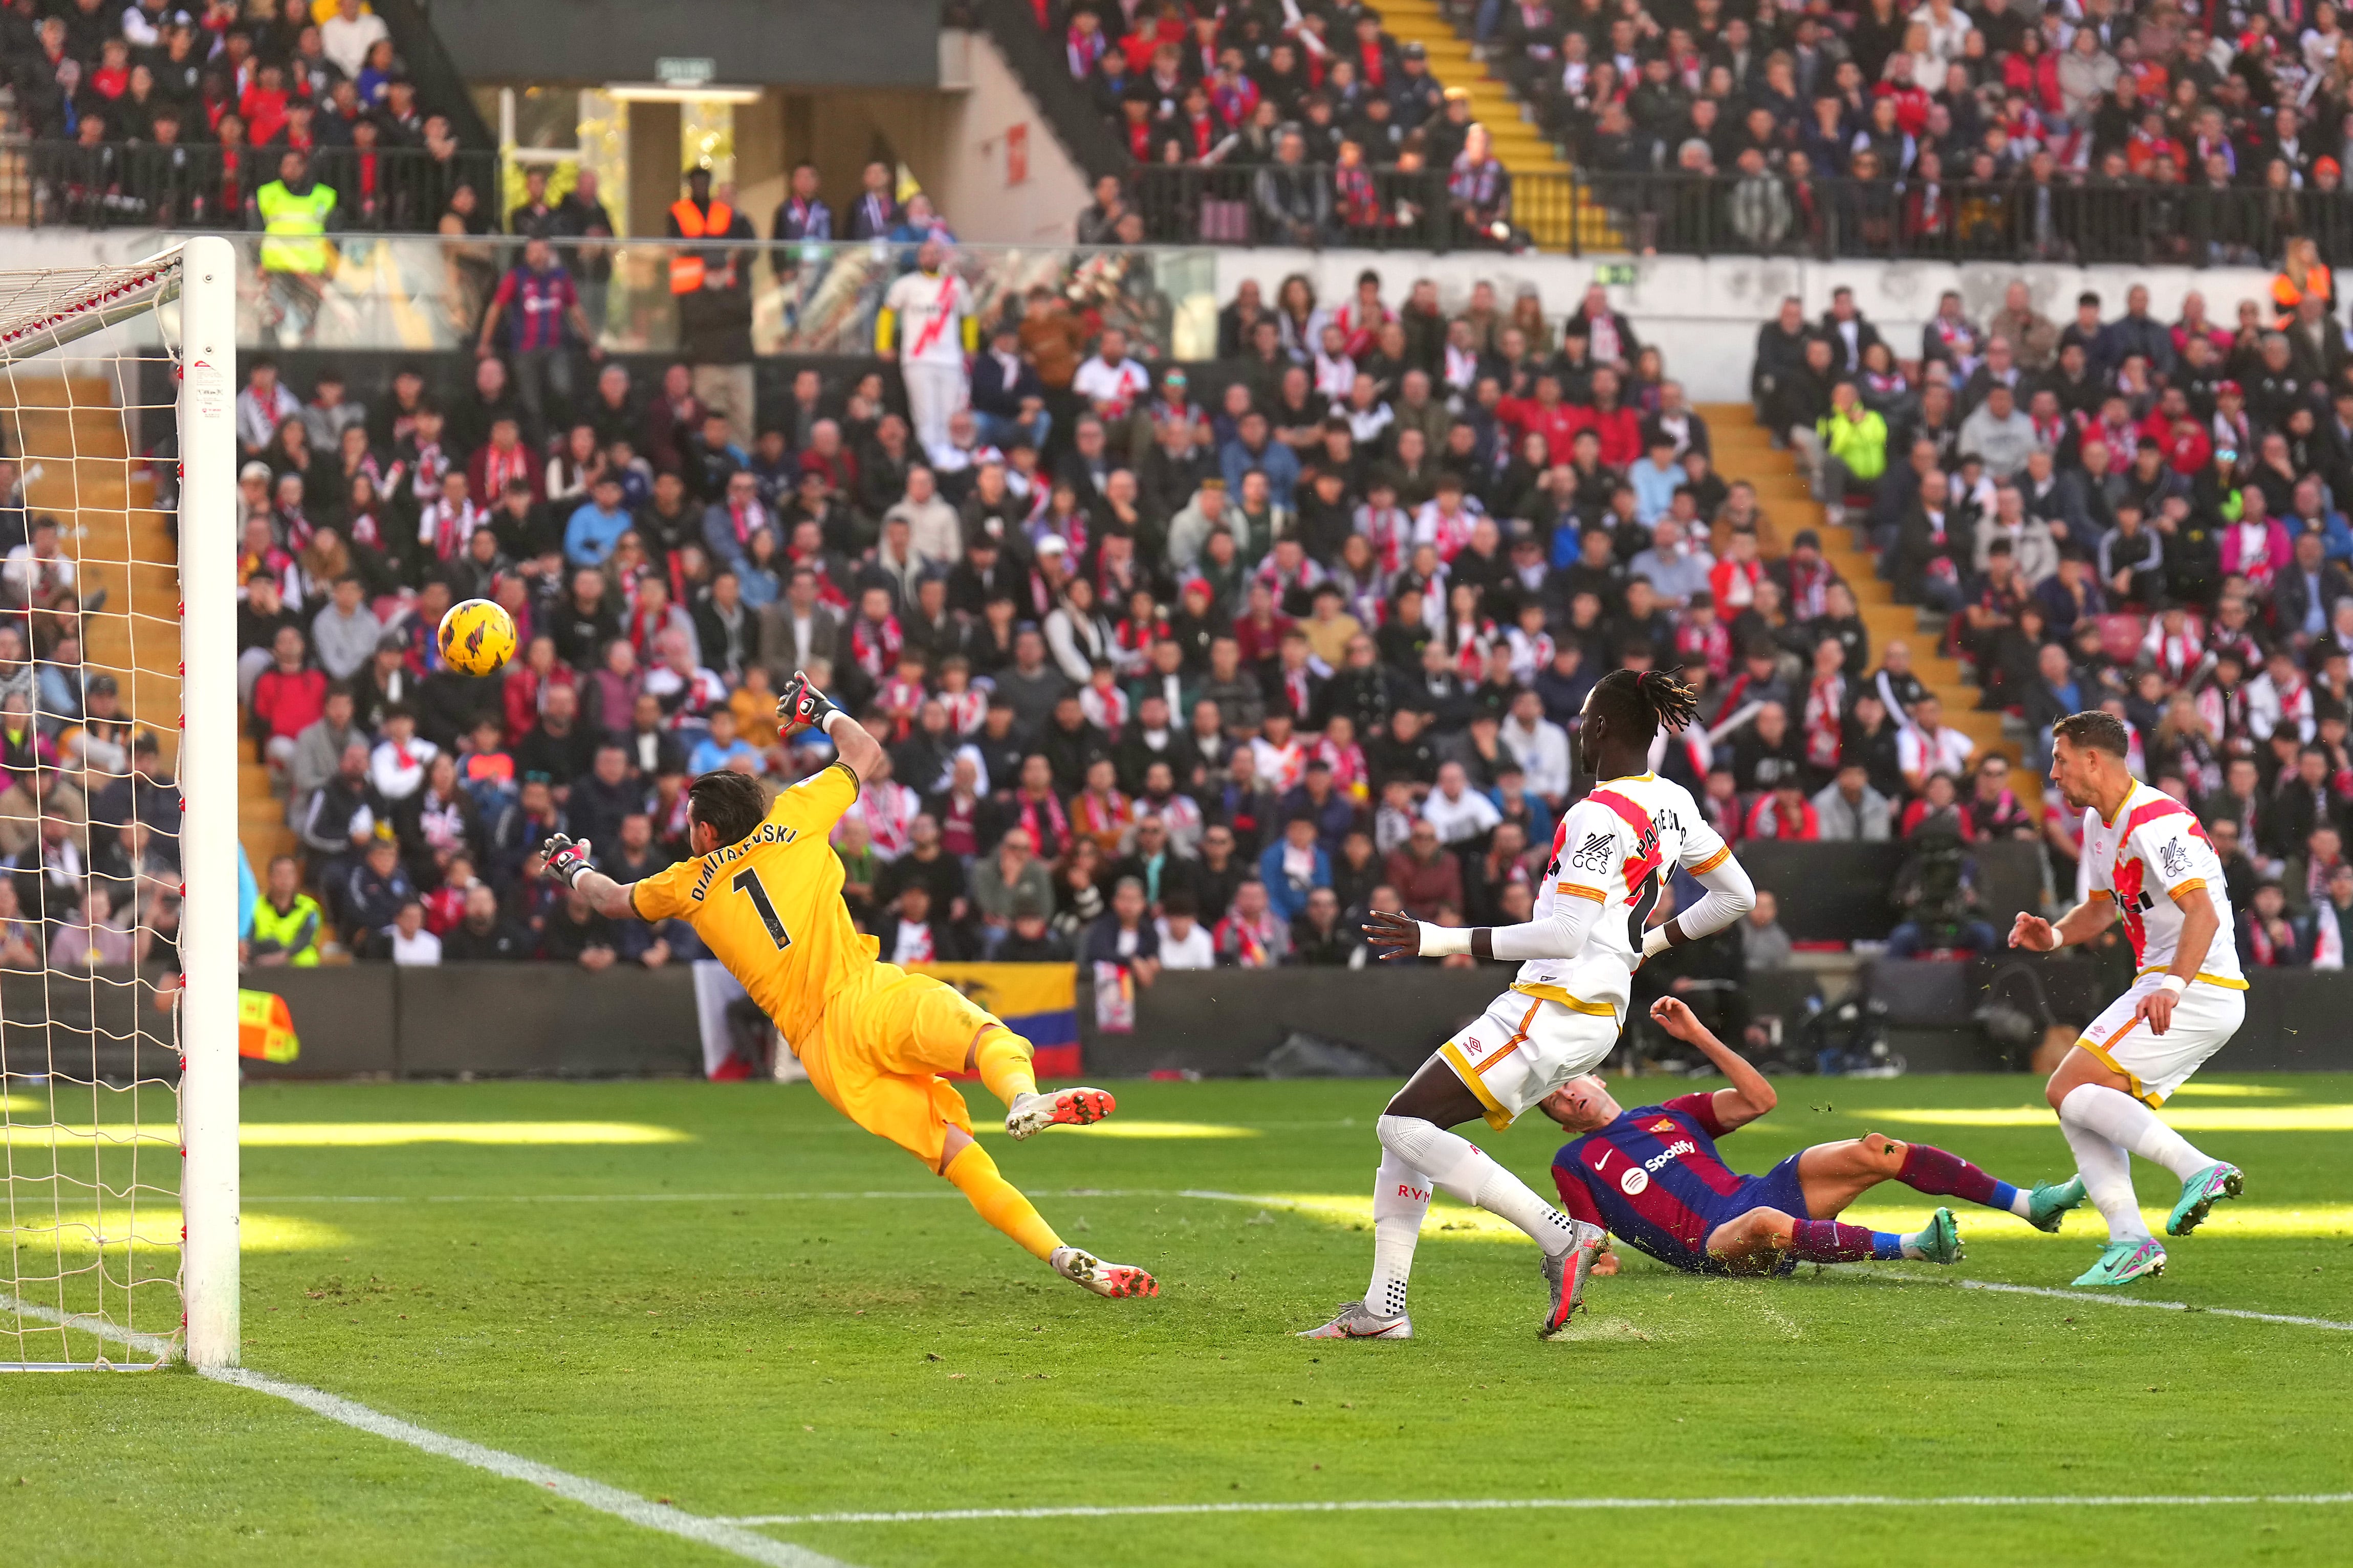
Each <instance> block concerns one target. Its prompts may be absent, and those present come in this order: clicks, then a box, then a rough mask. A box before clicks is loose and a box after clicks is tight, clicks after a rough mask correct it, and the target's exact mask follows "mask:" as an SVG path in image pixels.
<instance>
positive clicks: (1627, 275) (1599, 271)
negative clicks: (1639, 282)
mask: <svg viewBox="0 0 2353 1568" xmlns="http://www.w3.org/2000/svg"><path fill="white" fill-rule="evenodd" d="M1593 280H1594V281H1595V282H1596V283H1601V284H1606V285H1609V286H1612V287H1614V286H1616V285H1618V284H1621V283H1631V282H1632V281H1634V264H1633V263H1632V262H1630V261H1610V262H1605V263H1604V264H1602V265H1601V266H1599V267H1597V268H1594V269H1593Z"/></svg>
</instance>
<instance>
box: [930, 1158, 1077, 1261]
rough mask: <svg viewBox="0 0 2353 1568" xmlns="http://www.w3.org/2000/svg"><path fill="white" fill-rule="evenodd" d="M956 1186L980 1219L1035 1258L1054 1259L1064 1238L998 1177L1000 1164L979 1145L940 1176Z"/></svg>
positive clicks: (1018, 1190)
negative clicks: (1055, 1232)
mask: <svg viewBox="0 0 2353 1568" xmlns="http://www.w3.org/2000/svg"><path fill="white" fill-rule="evenodd" d="M940 1174H941V1175H943V1176H945V1177H946V1178H947V1179H948V1180H949V1181H951V1182H954V1183H955V1184H956V1190H957V1191H958V1192H961V1193H962V1194H964V1195H965V1197H966V1198H967V1199H969V1200H970V1201H971V1203H972V1206H973V1207H974V1208H976V1209H977V1210H979V1211H980V1217H981V1218H983V1219H985V1220H987V1222H988V1223H989V1224H991V1225H993V1226H996V1227H997V1229H999V1230H1001V1231H1003V1232H1004V1233H1005V1234H1006V1235H1008V1236H1009V1237H1012V1238H1013V1239H1014V1240H1016V1241H1018V1242H1019V1243H1020V1244H1021V1245H1022V1246H1023V1247H1027V1248H1028V1249H1029V1253H1030V1256H1032V1257H1034V1258H1051V1257H1053V1255H1054V1248H1056V1247H1060V1246H1061V1245H1062V1238H1061V1237H1059V1236H1056V1235H1055V1234H1054V1227H1053V1226H1050V1225H1048V1224H1047V1223H1046V1219H1045V1216H1044V1215H1040V1214H1039V1212H1038V1210H1037V1207H1036V1205H1033V1204H1031V1203H1030V1201H1029V1199H1028V1198H1026V1197H1023V1196H1022V1195H1021V1189H1020V1188H1018V1187H1017V1186H1015V1185H1014V1184H1012V1183H1011V1182H1008V1181H1007V1180H1006V1179H1005V1178H1004V1177H1003V1176H1000V1175H998V1174H997V1162H996V1161H994V1160H992V1159H990V1158H989V1157H988V1151H987V1150H986V1149H983V1148H982V1147H981V1146H980V1145H979V1144H977V1143H971V1144H967V1145H965V1150H964V1152H962V1153H960V1154H958V1155H957V1156H956V1157H955V1159H953V1160H950V1161H949V1162H948V1164H947V1169H946V1170H944V1171H942V1172H941V1173H940Z"/></svg>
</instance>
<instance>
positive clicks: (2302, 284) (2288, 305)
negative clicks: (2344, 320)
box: [2272, 240, 2337, 331]
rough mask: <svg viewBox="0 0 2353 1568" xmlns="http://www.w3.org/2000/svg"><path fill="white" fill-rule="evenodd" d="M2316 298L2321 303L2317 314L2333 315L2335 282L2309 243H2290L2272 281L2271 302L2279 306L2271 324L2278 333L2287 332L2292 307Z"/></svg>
mask: <svg viewBox="0 0 2353 1568" xmlns="http://www.w3.org/2000/svg"><path fill="white" fill-rule="evenodd" d="M2307 294H2311V295H2316V296H2317V297H2318V298H2319V300H2320V301H2321V314H2322V315H2324V316H2334V315H2335V314H2336V313H2337V279H2335V278H2334V277H2332V276H2331V275H2330V273H2329V270H2328V268H2327V267H2325V266H2323V265H2322V264H2321V260H2320V255H2319V251H2318V249H2317V247H2315V246H2314V245H2313V243H2312V242H2311V241H2310V240H2294V241H2290V242H2289V245H2288V250H2287V259H2286V260H2284V261H2283V262H2282V263H2280V269H2279V272H2278V274H2277V275H2276V276H2275V277H2274V278H2273V279H2272V303H2274V305H2277V306H2278V307H2279V320H2278V321H2277V322H2276V323H2275V324H2276V325H2277V326H2278V328H2279V330H2280V331H2287V329H2288V327H2289V325H2290V324H2291V323H2292V322H2294V321H2295V308H2296V307H2297V306H2298V305H2300V304H2302V303H2303V302H2304V298H2305V296H2306V295H2307Z"/></svg>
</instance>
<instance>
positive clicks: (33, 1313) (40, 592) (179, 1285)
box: [0, 240, 237, 1371]
mask: <svg viewBox="0 0 2353 1568" xmlns="http://www.w3.org/2000/svg"><path fill="white" fill-rule="evenodd" d="M233 265H234V262H233V260H232V257H231V252H230V249H229V247H228V246H227V243H226V242H223V241H217V240H213V241H204V240H199V241H195V242H191V244H190V245H189V246H188V247H185V250H174V251H172V252H169V253H167V254H165V255H164V256H163V257H160V258H154V259H152V260H149V261H145V262H141V263H136V264H132V265H130V266H122V267H111V268H92V269H77V270H72V271H43V272H37V273H0V1139H5V1142H0V1157H5V1163H0V1199H5V1210H0V1221H4V1222H5V1245H0V1369H7V1370H26V1371H29V1370H51V1369H67V1368H76V1367H94V1366H113V1367H127V1366H152V1365H155V1364H158V1363H162V1362H164V1361H166V1360H170V1359H174V1358H175V1357H178V1356H181V1355H183V1354H185V1355H187V1356H188V1357H189V1358H190V1359H193V1360H197V1361H199V1362H204V1363H222V1362H225V1361H233V1360H234V1358H235V1354H236V1283H237V1282H236V1258H237V1237H236V1228H235V1227H236V1212H237V1204H236V1179H237V1176H236V1109H235V1108H236V1098H235V1097H236V1057H235V1052H236V1013H235V1008H236V984H237V973H236V965H237V952H236V941H237V932H236V930H235V925H236V921H237V912H236V902H237V893H236V877H237V869H236V855H237V847H236V833H237V805H236V801H235V798H234V791H235V787H236V786H235V781H236V746H237V735H236V724H237V717H236V708H235V703H236V695H235V679H234V668H235V662H236V620H235V617H236V606H235V601H234V594H235V586H234V584H235V552H236V544H235V537H234V528H233V522H232V521H231V520H233V519H234V517H235V515H236V493H235V488H234V487H235V478H234V471H233V468H234V463H235V458H236V448H235V435H234V408H233V404H232V402H231V397H232V395H233V391H234V382H233V380H232V379H231V375H232V374H233V363H232V360H231V357H230V356H231V344H230V342H229V332H230V330H231V310H230V309H229V307H228V305H227V300H229V298H230V297H231V290H232V287H233V280H232V277H231V268H232V267H233ZM200 274H201V276H199V275H200ZM216 296H217V297H216ZM184 557H185V559H187V560H188V561H190V562H191V563H195V569H194V570H192V572H191V573H190V574H188V575H187V576H186V578H185V580H184V574H183V571H182V561H183V559H184ZM184 602H185V606H186V609H187V612H188V613H187V615H186V616H185V622H184V618H183V605H184ZM184 666H185V668H186V670H187V671H188V672H189V675H190V677H192V678H194V679H185V680H184V679H183V675H182V671H183V668H184ZM184 725H185V729H184ZM191 733H193V734H195V735H196V736H197V737H198V739H197V740H196V741H195V742H187V741H185V738H184V737H185V735H187V734H191ZM220 781H226V791H227V793H226V794H224V793H223V788H222V784H221V782H220Z"/></svg>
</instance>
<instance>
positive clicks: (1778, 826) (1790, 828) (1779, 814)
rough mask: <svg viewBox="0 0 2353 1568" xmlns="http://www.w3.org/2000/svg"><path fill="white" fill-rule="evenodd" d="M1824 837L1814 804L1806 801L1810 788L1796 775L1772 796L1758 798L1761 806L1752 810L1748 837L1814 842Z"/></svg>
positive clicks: (1786, 779)
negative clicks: (1807, 791) (1815, 813)
mask: <svg viewBox="0 0 2353 1568" xmlns="http://www.w3.org/2000/svg"><path fill="white" fill-rule="evenodd" d="M1821 836H1822V825H1821V819H1820V817H1818V816H1815V815H1814V803H1813V802H1812V801H1810V800H1808V799H1807V798H1806V786H1805V784H1804V783H1803V781H1801V780H1800V779H1799V778H1798V777H1797V776H1796V775H1794V774H1784V775H1783V776H1782V778H1781V782H1780V783H1778V784H1775V785H1774V786H1773V793H1772V794H1770V795H1758V796H1757V804H1756V805H1752V806H1750V807H1749V808H1748V831H1747V833H1746V835H1745V836H1744V837H1749V838H1795V839H1799V840H1804V841H1808V842H1810V841H1811V840H1813V839H1817V838H1820V837H1821Z"/></svg>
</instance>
